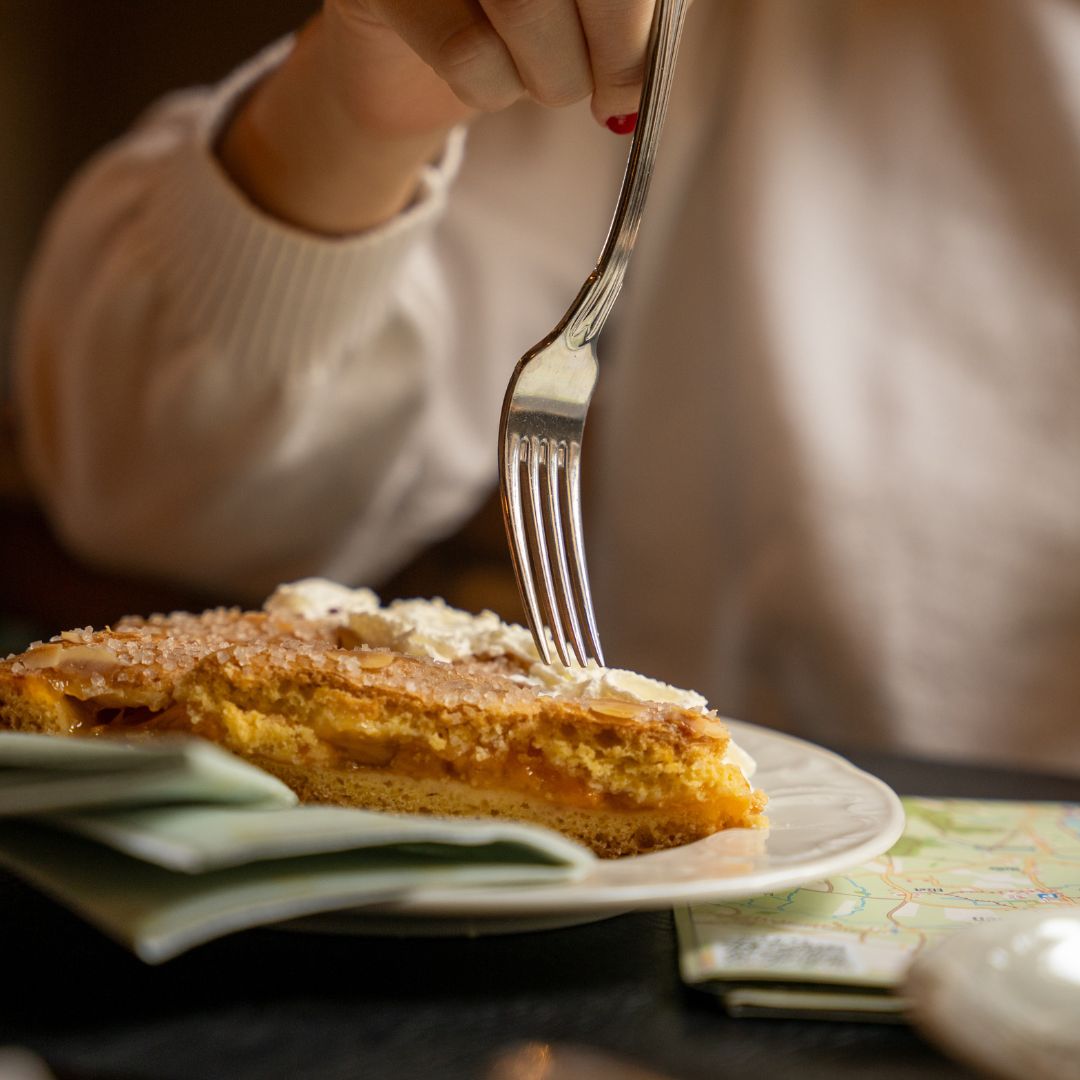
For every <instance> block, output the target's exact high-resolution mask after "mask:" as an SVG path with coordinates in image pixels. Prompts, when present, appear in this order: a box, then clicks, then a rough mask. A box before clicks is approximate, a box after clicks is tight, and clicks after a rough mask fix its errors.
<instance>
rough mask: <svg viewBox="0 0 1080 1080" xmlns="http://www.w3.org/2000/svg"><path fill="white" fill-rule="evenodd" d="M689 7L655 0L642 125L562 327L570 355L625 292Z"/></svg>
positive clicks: (684, 1)
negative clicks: (589, 268)
mask: <svg viewBox="0 0 1080 1080" xmlns="http://www.w3.org/2000/svg"><path fill="white" fill-rule="evenodd" d="M688 6H689V2H688V0H657V5H656V11H655V13H654V15H653V28H652V37H651V40H650V44H649V59H648V64H647V67H646V72H645V85H644V87H643V89H642V91H641V107H640V109H639V111H638V125H637V129H636V131H635V132H634V140H633V142H632V143H631V145H630V154H629V157H628V158H627V161H626V171H625V172H624V174H623V180H622V187H621V188H620V190H619V201H618V203H617V204H616V207H615V214H614V216H613V217H612V219H611V227H610V229H609V230H608V235H607V239H606V240H605V241H604V247H603V249H602V251H601V252H600V258H599V260H597V263H596V269H595V270H593V272H592V273H591V274H590V275H589V276H588V278H587V279H586V281H585V284H584V285H582V287H581V291H580V292H579V293H578V295H577V298H576V299H575V300H574V302H573V304H571V305H570V310H569V311H567V313H566V315H565V316H564V317H563V321H562V324H561V327H560V329H561V332H562V334H563V335H564V338H565V341H566V343H567V345H569V346H570V348H572V349H580V348H582V347H583V346H584V345H587V344H588V343H589V342H592V341H594V340H595V339H596V338H597V337H599V335H600V331H601V330H602V329H603V327H604V323H605V322H606V321H607V317H608V315H610V314H611V309H612V308H613V307H614V306H615V301H616V299H617V298H618V296H619V292H620V291H621V289H622V284H623V278H624V277H625V276H626V267H627V265H628V264H629V262H630V253H631V252H632V251H633V249H634V241H635V240H636V239H637V233H638V227H639V226H640V224H641V214H642V211H643V210H644V208H645V196H646V195H647V194H648V191H649V181H650V179H651V178H652V171H653V162H654V161H655V160H656V151H657V147H658V146H659V145H660V132H661V129H662V128H663V126H664V117H665V116H666V115H667V107H668V100H669V98H670V97H671V83H672V78H673V76H674V74H675V60H676V58H677V56H678V53H679V43H680V41H681V39H682V29H683V21H684V19H685V16H686V10H687V8H688ZM558 332H559V331H556V333H558Z"/></svg>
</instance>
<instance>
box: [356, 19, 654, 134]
mask: <svg viewBox="0 0 1080 1080" xmlns="http://www.w3.org/2000/svg"><path fill="white" fill-rule="evenodd" d="M361 6H362V8H363V9H364V10H366V11H367V12H368V13H369V15H371V16H373V17H374V18H376V19H377V20H378V21H379V22H380V23H382V24H384V25H385V26H388V27H390V28H391V29H392V30H393V31H395V32H396V33H397V34H398V35H399V37H401V39H402V40H404V41H405V42H406V44H408V45H409V47H410V48H411V49H412V50H413V51H414V52H415V53H416V54H417V55H418V56H419V57H420V58H421V59H422V60H423V61H424V62H425V63H427V64H428V65H429V66H430V67H431V68H432V69H433V70H434V71H435V73H436V74H437V75H438V76H439V77H440V78H441V79H443V80H444V81H445V82H446V83H447V85H448V86H449V87H450V88H451V90H453V92H454V93H455V94H456V95H457V97H458V98H459V99H460V100H461V101H463V102H464V103H465V104H466V105H468V106H470V107H472V108H475V109H481V110H484V111H495V110H497V109H502V108H506V107H507V106H508V105H511V104H512V103H513V102H514V101H516V100H517V99H518V98H519V97H521V96H522V94H525V93H528V94H529V95H530V96H531V97H533V98H534V99H535V100H536V101H538V102H540V103H541V104H543V105H550V106H561V105H569V104H572V103H573V102H575V101H580V100H582V99H583V98H585V97H588V96H589V95H590V94H592V110H593V114H594V115H595V117H596V119H597V120H598V121H599V122H600V123H606V122H607V121H608V120H609V119H610V118H612V117H623V116H625V115H627V114H630V113H636V112H637V109H638V104H639V101H640V98H641V85H642V78H643V71H644V63H645V53H646V49H647V47H648V40H649V30H650V27H651V25H652V14H653V8H654V0H361Z"/></svg>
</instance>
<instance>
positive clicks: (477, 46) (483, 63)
mask: <svg viewBox="0 0 1080 1080" xmlns="http://www.w3.org/2000/svg"><path fill="white" fill-rule="evenodd" d="M368 7H369V8H370V9H372V11H373V12H374V13H375V14H377V17H378V18H379V20H380V21H381V22H383V23H384V24H385V25H387V26H389V27H390V28H391V29H392V30H394V31H395V32H396V33H397V34H398V35H399V36H400V37H401V39H402V40H403V41H404V42H405V43H406V44H407V45H408V46H409V47H410V48H411V49H412V50H413V51H414V52H415V53H416V54H417V55H418V56H419V57H420V58H421V59H422V60H423V61H424V62H425V63H427V64H428V65H429V66H430V67H431V68H432V69H433V70H434V71H435V73H436V74H437V75H438V76H439V77H440V78H441V79H443V80H444V81H445V82H446V84H447V85H448V86H449V87H450V89H451V90H453V91H454V93H455V94H456V95H457V96H458V98H460V99H461V101H463V102H464V103H465V104H466V105H468V106H470V107H472V108H474V109H482V110H485V111H489V112H493V111H495V110H497V109H504V108H506V107H507V106H509V105H512V104H513V103H514V102H515V101H517V99H518V98H519V97H521V95H522V94H524V93H525V84H524V82H523V81H522V78H521V75H520V74H519V73H518V69H517V65H516V64H515V62H514V59H513V57H512V56H511V55H510V50H509V49H508V48H507V46H506V44H505V43H504V42H503V40H502V38H500V37H499V34H498V33H497V32H496V30H495V28H494V26H493V25H492V24H491V22H490V21H489V20H488V18H487V16H486V15H485V14H484V9H483V8H482V7H481V5H480V3H479V0H437V2H436V3H432V0H378V2H376V0H369V4H368Z"/></svg>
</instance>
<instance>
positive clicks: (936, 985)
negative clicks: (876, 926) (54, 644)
mask: <svg viewBox="0 0 1080 1080" xmlns="http://www.w3.org/2000/svg"><path fill="white" fill-rule="evenodd" d="M903 992H904V996H905V997H906V998H907V999H908V1001H909V1002H910V1010H911V1016H912V1019H913V1020H914V1022H915V1023H916V1025H917V1026H918V1027H920V1028H922V1030H923V1031H925V1032H926V1033H927V1034H928V1035H929V1036H930V1037H931V1038H932V1039H934V1040H935V1041H936V1042H938V1043H940V1044H941V1045H942V1046H943V1047H944V1048H945V1049H946V1050H948V1051H950V1052H951V1053H952V1054H953V1055H954V1056H956V1057H958V1058H960V1059H961V1060H963V1061H966V1062H968V1063H970V1064H973V1065H975V1066H977V1067H979V1068H980V1069H985V1070H986V1071H987V1072H988V1073H989V1074H990V1075H992V1076H999V1077H1008V1078H1010V1080H1066V1078H1068V1077H1073V1078H1075V1077H1078V1076H1080V911H1077V910H1076V909H1075V908H1073V909H1071V910H1070V909H1067V908H1062V907H1057V906H1055V907H1046V908H1037V909H1035V910H1034V911H1022V912H1017V913H1015V914H1012V915H1006V916H1005V918H1003V919H1001V920H1000V921H997V922H989V923H982V924H980V925H979V926H977V927H971V928H968V929H964V930H961V931H959V932H958V933H956V934H952V935H950V936H949V937H948V938H946V939H945V940H944V941H943V942H942V943H941V944H940V945H938V946H936V947H935V948H933V949H931V950H930V951H929V952H927V953H925V954H924V955H922V956H920V957H919V958H918V959H917V960H916V961H915V963H914V964H913V965H912V968H911V971H910V972H909V973H908V978H907V982H906V984H905V986H904V991H903Z"/></svg>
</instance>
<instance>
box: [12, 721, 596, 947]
mask: <svg viewBox="0 0 1080 1080" xmlns="http://www.w3.org/2000/svg"><path fill="white" fill-rule="evenodd" d="M593 861H594V856H593V855H592V853H591V852H589V851H588V850H586V849H585V848H583V847H581V846H579V845H578V844H575V843H572V842H571V841H569V840H567V839H566V838H565V837H562V836H560V835H558V834H557V833H554V832H551V831H550V830H547V829H543V828H540V827H537V826H530V825H520V824H514V823H509V822H500V821H466V820H456V821H446V820H441V819H437V818H429V817H413V816H405V815H395V814H377V813H370V812H366V811H363V810H351V809H344V808H340V807H330V806H297V805H296V797H295V796H294V795H293V793H292V792H291V791H290V790H289V789H288V788H287V787H285V786H284V785H283V784H281V783H280V782H279V781H278V780H276V779H275V778H273V777H271V776H268V775H267V774H266V773H263V772H261V771H260V770H258V769H256V768H254V767H253V766H251V765H248V764H246V763H245V762H242V761H239V760H237V759H236V758H233V757H232V756H231V755H229V754H228V753H226V752H225V751H223V750H221V749H220V748H218V747H216V746H213V745H211V744H209V743H205V742H202V741H201V740H198V739H187V738H183V739H180V738H178V739H176V740H172V739H154V740H153V741H149V740H132V741H118V740H112V739H110V740H108V741H104V740H102V741H89V740H80V739H63V738H56V737H54V736H48V735H23V734H12V733H0V864H2V865H4V866H6V867H7V868H8V869H10V870H11V871H13V872H14V873H16V874H17V875H19V876H20V877H22V878H24V879H25V880H27V881H28V882H30V883H31V884H33V885H35V886H37V887H38V888H40V889H42V890H43V891H44V892H46V893H48V894H50V895H51V896H53V897H54V898H56V899H57V900H59V901H60V902H61V903H63V904H65V905H67V906H68V907H70V908H71V909H72V910H74V911H76V912H77V913H78V914H80V915H82V916H83V917H84V918H86V919H87V920H88V921H90V922H91V923H93V924H94V925H96V926H98V927H99V928H100V929H102V930H103V931H105V932H106V933H107V934H109V935H110V936H112V937H113V938H115V939H116V940H118V941H120V942H121V943H123V944H125V945H127V946H128V947H130V948H131V949H133V950H134V952H135V953H136V954H137V955H138V956H140V957H141V958H142V959H143V960H146V961H147V962H149V963H158V962H160V961H163V960H167V959H169V958H171V957H173V956H176V955H177V954H178V953H181V952H183V951H184V950H186V949H189V948H191V947H192V946H194V945H197V944H200V943H202V942H205V941H209V940H211V939H212V938H215V937H220V936H222V935H224V934H228V933H231V932H233V931H236V930H242V929H245V928H248V927H252V926H259V925H265V924H268V923H275V922H279V921H281V920H285V919H291V918H296V917H298V916H304V915H311V914H313V913H317V912H325V911H333V910H340V909H342V908H350V907H357V906H360V905H364V904H371V903H377V902H385V901H388V900H394V899H400V898H402V897H404V896H407V895H408V894H409V893H410V892H413V891H414V890H416V889H420V888H424V887H433V886H436V887H438V888H440V889H442V888H453V887H468V886H478V885H479V886H485V885H487V886H492V885H498V886H508V885H514V886H522V887H530V886H533V887H535V886H541V885H543V884H545V883H549V882H561V881H567V880H572V879H575V878H577V877H580V876H582V875H583V874H585V873H586V872H587V871H588V869H589V867H590V866H591V865H592V863H593Z"/></svg>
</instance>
